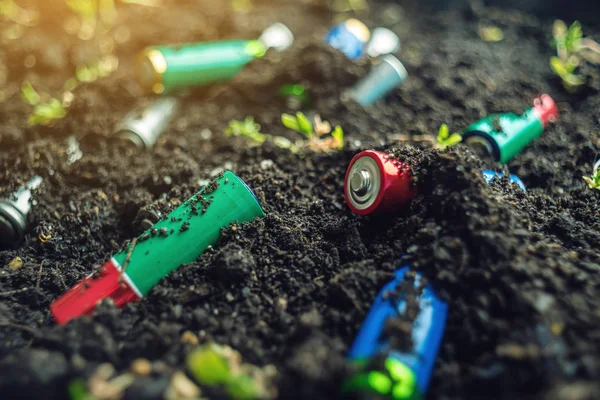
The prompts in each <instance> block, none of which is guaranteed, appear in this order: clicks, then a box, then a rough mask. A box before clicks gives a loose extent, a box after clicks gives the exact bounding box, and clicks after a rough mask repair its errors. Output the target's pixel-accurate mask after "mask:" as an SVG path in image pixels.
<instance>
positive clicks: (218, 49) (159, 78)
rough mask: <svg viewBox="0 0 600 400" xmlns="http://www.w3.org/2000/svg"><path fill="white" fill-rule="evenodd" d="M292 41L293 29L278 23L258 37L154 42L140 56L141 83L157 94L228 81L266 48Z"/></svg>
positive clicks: (287, 43) (262, 53)
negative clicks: (158, 43)
mask: <svg viewBox="0 0 600 400" xmlns="http://www.w3.org/2000/svg"><path fill="white" fill-rule="evenodd" d="M293 41H294V35H293V34H292V32H291V31H290V30H289V29H288V28H287V27H286V26H285V25H283V24H280V23H277V24H274V25H272V26H270V27H269V28H267V29H266V30H265V31H264V32H263V34H262V35H261V36H260V38H259V39H258V40H227V41H219V42H200V43H190V44H184V45H181V46H152V47H148V48H146V49H144V50H143V52H142V53H141V55H140V56H139V61H138V73H137V78H138V80H139V83H140V85H142V86H143V87H144V88H146V89H147V90H149V91H152V92H154V93H156V94H162V93H172V92H174V91H177V90H179V89H184V88H190V87H196V86H202V85H206V84H210V83H215V82H222V81H227V80H230V79H232V78H233V77H234V76H236V75H237V74H238V73H239V72H240V71H241V70H242V69H243V68H244V67H245V66H246V64H248V63H249V62H250V61H252V60H254V59H255V58H260V57H262V56H263V55H264V54H265V53H266V51H267V49H269V48H276V49H277V50H285V49H286V48H288V47H289V46H290V45H291V44H292V43H293Z"/></svg>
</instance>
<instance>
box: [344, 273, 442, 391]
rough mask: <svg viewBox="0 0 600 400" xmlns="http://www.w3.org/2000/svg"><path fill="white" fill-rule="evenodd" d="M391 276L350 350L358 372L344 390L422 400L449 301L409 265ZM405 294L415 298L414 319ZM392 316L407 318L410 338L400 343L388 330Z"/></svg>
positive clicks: (347, 382)
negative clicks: (393, 277) (392, 278)
mask: <svg viewBox="0 0 600 400" xmlns="http://www.w3.org/2000/svg"><path fill="white" fill-rule="evenodd" d="M395 275H396V276H395V279H394V280H393V281H392V282H390V283H388V284H387V285H386V286H384V287H383V289H381V291H380V292H379V294H378V295H377V298H376V299H375V302H374V303H373V305H372V306H371V309H370V310H369V313H368V314H367V317H366V318H365V320H364V322H363V324H362V327H361V329H360V331H359V332H358V335H357V336H356V339H355V340H354V343H353V344H352V347H351V348H350V351H349V353H348V359H349V360H350V361H351V362H353V363H355V365H356V366H357V367H358V369H359V371H358V372H357V373H355V374H354V375H353V376H352V377H351V378H350V379H348V380H346V381H345V382H344V384H343V386H342V390H343V391H344V392H366V393H371V394H376V395H379V396H383V397H384V398H389V399H394V400H409V399H421V398H422V397H423V396H424V395H425V392H426V391H427V387H428V386H429V380H430V378H431V374H432V371H433V366H434V364H435V360H436V358H437V353H438V350H439V347H440V344H441V342H442V338H443V336H444V328H445V326H446V318H447V315H448V305H447V303H446V302H444V301H443V300H441V299H440V298H439V297H438V296H437V294H436V293H435V291H434V290H433V288H432V287H431V286H430V285H426V284H424V282H423V277H422V276H421V274H419V273H416V274H415V273H414V272H411V271H409V267H403V268H401V269H399V270H398V271H396V273H395ZM411 280H414V283H413V282H411ZM409 298H416V303H417V304H416V305H417V307H418V310H416V315H415V317H414V319H413V318H411V317H410V316H409V315H410V312H411V311H409V309H410V308H412V307H414V306H415V305H414V304H409V303H408V301H407V299H409ZM395 318H402V319H404V320H407V319H411V321H407V322H409V323H410V324H411V331H410V339H409V340H404V341H403V342H404V344H401V345H399V344H398V343H397V341H396V340H394V339H395V337H394V335H393V332H392V333H390V332H386V326H387V324H388V323H389V322H391V321H392V320H393V319H395ZM399 347H404V348H399Z"/></svg>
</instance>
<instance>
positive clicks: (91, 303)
mask: <svg viewBox="0 0 600 400" xmlns="http://www.w3.org/2000/svg"><path fill="white" fill-rule="evenodd" d="M263 216H264V213H263V210H262V208H261V206H260V204H259V202H258V200H257V199H256V197H255V196H254V193H252V191H251V190H250V188H248V186H246V184H245V183H244V181H242V180H241V179H240V178H238V177H237V176H236V175H235V174H234V173H233V172H231V171H226V172H225V173H224V174H223V175H222V176H220V177H218V178H217V179H215V180H214V181H212V182H211V183H209V184H208V185H206V186H205V187H204V188H202V189H201V190H200V191H199V192H198V193H196V194H195V195H194V196H192V197H191V198H190V199H188V200H187V201H186V202H185V203H183V204H182V205H180V206H179V207H177V208H176V209H175V210H173V211H172V212H171V213H169V214H168V215H167V216H166V218H163V219H161V220H160V221H158V222H157V223H156V224H155V225H154V226H153V227H151V228H150V229H148V230H146V232H144V233H143V234H141V235H140V236H138V237H137V239H136V240H135V241H132V242H131V244H130V245H129V246H128V247H127V248H125V249H123V250H122V251H120V252H119V253H117V254H115V255H114V256H113V257H112V258H111V259H110V260H109V261H107V262H106V263H104V265H102V267H101V268H100V271H98V272H97V273H94V274H92V275H90V276H88V277H87V278H85V279H83V281H81V282H80V283H78V284H77V285H75V286H74V287H73V288H71V289H70V290H69V291H67V292H66V293H65V294H63V295H62V296H61V297H60V298H58V299H57V300H55V301H54V302H53V303H52V304H51V305H50V310H51V311H52V315H53V316H54V318H55V319H56V321H58V323H60V324H64V323H66V322H67V321H69V320H70V319H72V318H76V317H78V316H81V315H84V314H89V313H91V312H92V311H93V310H94V308H95V307H96V304H98V302H100V301H102V300H103V299H106V298H110V299H112V300H113V301H114V303H115V305H116V306H117V307H122V306H124V305H125V304H127V303H130V302H133V301H136V300H139V299H140V298H141V297H143V296H145V295H147V294H148V292H150V290H151V289H152V287H154V285H156V284H157V283H158V282H159V281H160V280H161V279H162V278H164V277H165V276H167V275H168V274H169V273H170V272H171V271H173V270H175V269H177V268H179V266H181V265H182V264H188V263H190V262H192V261H194V260H196V259H197V258H198V257H199V256H200V255H201V254H202V253H203V252H204V251H205V250H206V249H207V248H208V247H209V246H211V245H214V244H215V243H216V242H217V240H218V239H219V237H220V235H221V229H222V228H226V227H227V226H229V225H230V224H232V223H233V222H236V221H237V222H240V223H241V222H249V221H252V220H253V219H254V218H260V217H263Z"/></svg>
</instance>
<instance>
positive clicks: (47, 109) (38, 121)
mask: <svg viewBox="0 0 600 400" xmlns="http://www.w3.org/2000/svg"><path fill="white" fill-rule="evenodd" d="M21 96H22V97H23V100H24V101H25V102H26V103H27V104H29V105H31V106H33V107H34V108H33V112H32V113H31V115H30V116H29V120H28V123H29V125H51V124H52V123H53V122H54V121H55V120H57V119H61V118H64V117H65V116H66V115H67V109H66V107H65V106H64V104H63V103H62V102H61V101H60V100H58V99H54V98H52V99H50V100H49V101H48V102H41V96H40V95H39V94H38V92H37V91H36V90H35V89H34V88H33V86H32V85H31V83H29V82H27V81H25V82H23V84H22V85H21Z"/></svg>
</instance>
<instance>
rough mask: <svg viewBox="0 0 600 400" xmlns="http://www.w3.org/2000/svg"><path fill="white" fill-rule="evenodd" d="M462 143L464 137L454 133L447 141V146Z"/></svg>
mask: <svg viewBox="0 0 600 400" xmlns="http://www.w3.org/2000/svg"><path fill="white" fill-rule="evenodd" d="M460 142H462V135H461V134H460V133H456V132H454V133H453V134H452V135H450V137H449V138H448V139H447V140H446V146H454V145H457V144H459V143H460Z"/></svg>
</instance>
